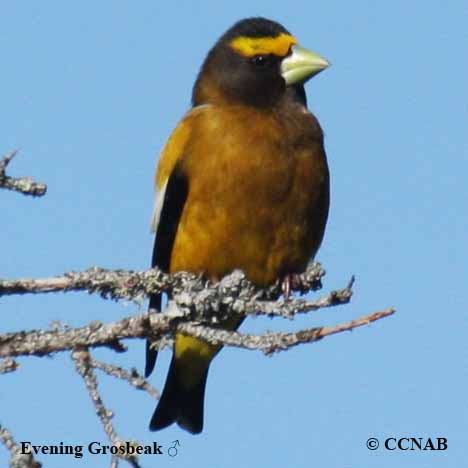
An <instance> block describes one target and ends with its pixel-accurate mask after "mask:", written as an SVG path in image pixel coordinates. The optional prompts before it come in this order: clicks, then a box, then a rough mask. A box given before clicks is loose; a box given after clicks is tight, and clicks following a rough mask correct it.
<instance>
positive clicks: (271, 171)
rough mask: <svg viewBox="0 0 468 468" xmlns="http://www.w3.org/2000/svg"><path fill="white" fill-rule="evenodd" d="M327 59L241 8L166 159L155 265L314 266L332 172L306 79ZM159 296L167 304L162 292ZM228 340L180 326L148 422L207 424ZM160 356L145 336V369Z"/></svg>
mask: <svg viewBox="0 0 468 468" xmlns="http://www.w3.org/2000/svg"><path fill="white" fill-rule="evenodd" d="M328 65H329V63H328V62H327V61H326V60H325V59H323V58H321V57H320V56H318V55H317V54H315V53H313V52H310V51H308V50H306V49H303V48H302V47H300V46H299V45H298V43H297V40H296V38H295V37H294V36H292V35H291V34H290V33H289V32H288V31H287V30H286V29H285V28H284V27H283V26H281V25H280V24H278V23H275V22H273V21H269V20H267V19H264V18H250V19H245V20H242V21H240V22H238V23H236V24H235V25H234V26H233V27H232V28H231V29H229V30H228V31H227V32H226V33H225V34H224V35H223V36H222V37H221V38H220V39H219V41H218V42H217V43H216V44H215V46H214V47H213V49H211V51H210V52H209V53H208V56H207V57H206V59H205V62H204V63H203V65H202V67H201V70H200V73H199V75H198V78H197V81H196V82H195V86H194V89H193V97H192V103H193V107H192V109H191V110H190V111H189V112H188V113H187V114H186V115H185V117H184V118H183V119H182V121H181V122H180V123H179V125H178V126H177V127H176V129H175V130H174V132H173V134H172V135H171V137H170V138H169V141H168V142H167V144H166V146H165V148H164V150H163V152H162V154H161V157H160V159H159V164H158V169H157V174H156V189H157V196H156V201H155V207H154V213H153V220H152V227H153V229H154V231H155V232H156V240H155V244H154V253H153V262H152V265H153V266H157V267H159V268H161V269H162V270H163V271H168V272H171V273H172V272H176V271H190V272H194V273H203V274H204V275H206V277H208V278H211V279H212V280H219V279H221V278H222V277H223V276H224V275H226V274H228V273H230V272H232V271H233V270H234V269H241V270H243V271H244V273H245V274H246V276H247V278H248V279H250V280H251V281H252V282H254V283H256V284H257V285H260V286H264V285H269V284H272V283H274V282H275V281H276V280H278V279H284V278H285V277H287V276H288V275H291V274H294V273H301V272H303V271H304V270H305V268H306V266H307V264H308V262H309V260H310V259H311V258H312V257H313V256H314V255H315V253H316V251H317V249H318V248H319V246H320V243H321V241H322V237H323V233H324V230H325V224H326V221H327V216H328V205H329V176H328V167H327V161H326V156H325V151H324V148H323V134H322V130H321V128H320V125H319V123H318V122H317V119H316V118H315V117H314V116H313V115H312V114H311V113H310V112H309V111H308V110H307V107H306V96H305V92H304V88H303V83H304V82H305V81H306V80H308V79H309V78H311V77H312V76H314V75H316V74H317V73H319V72H320V71H322V70H324V69H325V68H326V67H328ZM150 308H152V309H157V310H160V309H161V295H155V296H152V297H151V299H150ZM241 321H242V320H240V319H237V318H236V319H231V320H229V321H227V322H224V323H222V324H220V326H221V327H224V328H226V329H230V330H235V329H237V327H238V326H239V325H240V323H241ZM220 349H221V346H213V345H210V344H207V343H205V342H203V341H200V340H197V339H195V338H192V337H190V336H185V335H182V334H180V333H178V334H177V335H176V337H175V344H174V353H173V357H172V362H171V365H170V369H169V373H168V376H167V380H166V384H165V386H164V390H163V393H162V396H161V399H160V401H159V404H158V406H157V408H156V411H155V412H154V414H153V417H152V419H151V422H150V429H151V430H158V429H162V428H164V427H166V426H169V425H170V424H172V423H174V422H177V424H179V426H180V427H182V428H184V429H186V430H187V431H189V432H192V433H199V432H201V431H202V428H203V404H204V394H205V384H206V378H207V375H208V368H209V365H210V362H211V360H212V359H213V357H214V356H215V355H216V354H217V353H218V352H219V350H220ZM155 361H156V351H155V350H154V349H152V348H151V346H150V344H149V343H148V344H147V356H146V376H148V375H149V374H150V373H151V372H152V370H153V368H154V365H155Z"/></svg>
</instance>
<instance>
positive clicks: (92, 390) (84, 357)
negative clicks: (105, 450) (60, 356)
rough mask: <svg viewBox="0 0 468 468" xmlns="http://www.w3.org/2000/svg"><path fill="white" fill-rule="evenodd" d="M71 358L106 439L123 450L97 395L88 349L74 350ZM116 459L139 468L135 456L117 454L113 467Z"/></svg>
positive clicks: (108, 412) (110, 414)
mask: <svg viewBox="0 0 468 468" xmlns="http://www.w3.org/2000/svg"><path fill="white" fill-rule="evenodd" d="M71 357H72V359H73V361H74V363H75V368H76V370H77V372H78V374H80V376H81V377H82V378H83V380H84V382H85V385H86V389H87V390H88V393H89V396H90V398H91V401H92V402H93V405H94V408H95V410H96V414H97V415H98V417H99V419H100V420H101V423H102V426H103V428H104V431H105V433H106V434H107V437H108V438H109V440H110V441H111V443H112V445H114V446H116V447H122V448H125V441H123V440H122V439H120V438H119V436H118V435H117V433H116V432H115V429H114V426H113V425H112V421H111V420H112V418H113V416H114V414H113V412H112V411H110V410H108V409H107V408H106V407H105V406H104V403H103V401H102V398H101V395H100V394H99V391H98V384H97V378H96V375H95V374H94V371H93V366H92V362H91V360H92V358H91V355H90V353H89V351H88V349H86V348H83V349H76V350H74V351H73V352H72V354H71ZM130 443H131V444H132V445H140V444H138V443H136V442H130ZM116 457H119V458H122V459H123V460H126V461H128V462H129V463H130V464H131V465H132V466H133V467H135V468H139V464H138V458H137V456H136V455H131V454H128V453H125V452H123V453H122V454H120V453H119V454H118V455H116V456H113V457H112V461H111V463H112V464H114V466H116V461H115V458H116Z"/></svg>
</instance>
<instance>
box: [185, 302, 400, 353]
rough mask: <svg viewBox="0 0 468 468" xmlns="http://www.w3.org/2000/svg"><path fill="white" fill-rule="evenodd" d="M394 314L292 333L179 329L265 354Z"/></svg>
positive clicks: (386, 312)
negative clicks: (244, 332)
mask: <svg viewBox="0 0 468 468" xmlns="http://www.w3.org/2000/svg"><path fill="white" fill-rule="evenodd" d="M394 313H395V310H394V309H387V310H384V311H382V312H375V313H373V314H369V315H365V316H363V317H360V318H358V319H356V320H352V321H351V322H347V323H343V324H340V325H336V326H333V327H316V328H308V329H305V330H299V331H297V332H293V333H265V334H262V335H251V334H242V333H238V332H232V331H227V330H221V329H215V328H210V327H206V326H201V325H193V324H191V323H183V324H180V325H179V326H178V331H179V332H181V333H184V334H187V335H190V336H194V337H196V338H199V339H201V340H203V341H207V342H208V343H211V344H214V345H218V344H222V345H225V346H226V345H227V346H234V347H238V348H244V349H258V350H261V351H263V352H264V353H265V354H266V355H270V354H272V353H274V352H276V351H285V350H287V349H289V348H291V347H293V346H297V345H299V344H302V343H313V342H314V341H318V340H321V339H322V338H325V337H326V336H330V335H334V334H336V333H341V332H344V331H350V330H353V329H355V328H358V327H362V326H364V325H368V324H370V323H372V322H375V321H377V320H380V319H383V318H385V317H388V316H390V315H392V314H394Z"/></svg>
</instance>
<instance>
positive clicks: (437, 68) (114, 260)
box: [0, 0, 468, 468]
mask: <svg viewBox="0 0 468 468" xmlns="http://www.w3.org/2000/svg"><path fill="white" fill-rule="evenodd" d="M169 3H170V2H151V1H140V2H133V3H132V2H128V1H127V2H126V1H118V0H113V1H110V0H103V1H100V2H91V1H88V0H84V1H82V2H74V3H72V2H58V1H48V2H8V3H7V2H3V4H2V6H1V7H0V17H1V18H2V27H1V28H0V54H1V57H2V72H1V78H0V83H1V86H0V102H1V114H0V153H5V152H7V151H9V150H12V149H15V148H19V149H20V150H21V153H20V155H19V156H18V157H17V159H16V160H15V161H14V163H12V165H11V166H10V169H9V173H10V174H11V175H16V176H20V175H33V176H34V177H35V178H37V179H38V180H40V181H44V182H46V183H47V184H48V187H49V192H48V194H47V196H46V197H45V198H42V199H35V200H34V199H31V198H26V197H22V196H20V195H18V194H14V193H10V192H6V191H1V192H0V213H1V228H0V242H1V245H2V249H1V255H0V277H4V278H20V277H48V276H52V275H56V274H61V273H63V272H65V271H69V270H81V269H84V268H87V267H89V266H92V265H99V266H104V267H108V268H128V269H144V268H146V267H147V266H148V265H149V261H150V255H151V248H152V237H151V235H150V233H149V217H150V213H151V204H152V176H153V171H154V166H155V161H156V155H157V153H158V152H159V150H160V149H161V147H162V145H163V144H164V142H165V140H166V138H167V137H168V135H169V133H170V132H171V130H172V129H173V127H174V126H175V125H176V123H177V121H178V120H179V119H180V117H181V116H182V115H183V113H184V112H185V110H186V109H187V108H188V106H189V99H190V92H191V88H192V85H193V81H194V79H195V76H196V73H197V71H198V68H199V66H200V64H201V62H202V60H203V58H204V56H205V54H206V53H207V51H208V49H209V48H210V47H211V46H212V45H213V43H214V42H215V40H216V39H217V38H218V37H219V36H220V35H221V34H222V33H223V32H224V30H226V29H227V28H228V27H229V26H230V25H231V24H232V23H233V22H234V21H236V20H238V19H241V18H243V17H247V16H252V15H263V16H266V17H269V18H271V19H275V20H277V21H279V22H281V23H282V24H284V25H285V26H286V27H287V28H288V29H290V30H291V31H292V32H293V33H294V35H295V36H297V37H298V38H299V40H300V42H301V44H302V45H304V46H305V47H308V48H311V49H313V50H315V51H317V52H319V53H320V54H322V55H324V56H325V57H327V58H328V59H329V60H330V61H331V62H332V64H333V66H332V67H331V68H330V69H328V70H327V71H326V72H324V73H322V74H320V75H319V76H318V77H316V78H314V79H313V80H312V81H311V82H310V83H309V84H308V85H307V87H306V89H307V93H308V98H309V106H310V108H311V109H312V111H313V112H314V113H315V114H316V115H317V117H318V118H319V120H320V122H321V124H322V126H323V128H324V131H325V134H326V148H327V153H328V158H329V165H330V170H331V174H332V204H331V213H330V218H329V224H328V227H327V232H326V236H325V240H324V242H323V245H322V248H321V250H320V251H319V253H318V255H317V259H318V260H319V261H321V262H322V263H323V265H324V266H325V268H326V270H327V276H326V279H325V283H324V285H325V288H326V289H330V288H336V287H341V286H344V285H345V284H346V282H347V281H348V279H349V277H350V276H351V274H355V275H356V277H357V280H356V285H355V296H354V298H353V301H352V303H351V304H350V305H348V306H345V307H342V308H336V309H328V310H324V311H321V312H318V313H317V314H315V315H314V316H311V317H308V318H301V319H300V320H297V322H294V323H290V322H287V323H285V322H281V321H271V320H267V319H256V320H253V319H251V320H248V321H247V323H245V325H243V328H242V330H245V331H252V332H254V331H255V332H260V331H262V330H266V329H275V330H279V329H296V328H299V327H301V326H302V327H304V326H314V325H322V324H334V323H339V322H343V321H346V320H349V319H352V318H355V317H358V316H360V315H363V314H366V313H370V312H373V311H376V310H380V309H384V308H387V307H390V306H393V307H395V308H396V309H397V310H398V313H397V314H396V315H395V316H393V317H391V318H389V319H386V320H384V321H381V322H379V323H376V324H374V325H372V326H369V327H365V328H362V329H359V330H356V331H354V332H352V333H347V334H344V335H338V336H334V337H331V338H328V339H326V340H323V341H322V342H320V343H316V344H313V345H307V346H302V347H299V348H297V349H294V350H291V351H289V352H287V353H282V354H279V355H276V356H274V357H272V358H265V357H264V356H263V355H261V354H260V353H256V352H247V351H240V350H233V349H228V350H224V351H223V352H222V353H221V354H220V355H219V356H218V357H217V359H216V360H215V362H214V363H213V365H212V367H211V372H210V377H209V381H208V386H207V395H206V407H205V410H206V415H205V429H204V432H203V433H202V434H201V435H200V436H191V435H189V434H187V433H185V432H183V431H181V430H179V429H178V428H177V427H171V428H169V429H167V430H164V431H162V432H159V433H150V432H148V431H147V425H148V421H149V418H150V416H151V413H152V411H153V409H154V403H153V401H152V400H151V399H150V398H149V397H148V396H146V395H145V394H143V393H141V392H137V391H134V390H132V389H130V388H128V387H127V386H126V385H125V384H124V383H121V382H116V381H114V380H112V379H110V378H108V377H106V376H100V388H101V390H102V396H103V398H104V401H105V403H106V404H107V405H108V406H109V407H110V408H112V409H113V410H114V411H115V413H116V417H115V419H114V422H115V426H116V428H117V430H118V431H119V433H120V435H121V436H122V437H125V438H133V439H138V440H140V441H141V442H146V443H149V442H150V441H154V440H156V441H157V442H158V443H160V444H162V445H163V446H164V445H166V446H168V445H169V444H170V443H171V442H172V441H173V440H174V439H178V440H179V441H180V443H181V447H180V452H179V455H178V456H177V457H176V458H169V457H168V456H167V455H163V456H162V458H156V460H153V459H151V458H150V459H144V458H143V459H142V463H143V465H144V466H155V465H156V464H159V465H160V466H166V465H172V466H176V467H189V466H190V467H193V466H206V467H208V468H209V467H213V468H215V467H216V468H217V467H224V468H229V467H237V466H285V465H286V464H287V465H290V466H297V467H301V468H302V467H310V466H321V467H332V468H334V467H336V468H364V467H377V466H378V467H379V468H387V467H388V468H390V467H392V468H394V467H395V466H401V467H411V468H428V467H430V468H437V467H444V468H451V467H454V468H455V467H460V466H461V465H462V460H464V459H465V458H466V454H465V451H466V439H467V435H468V429H467V425H466V421H468V404H467V397H466V389H467V386H468V370H467V369H468V345H467V339H466V330H467V329H468V318H467V307H466V302H467V301H466V294H465V289H466V278H467V274H468V267H467V261H468V255H467V253H468V247H467V227H468V222H467V204H468V189H467V183H466V174H467V172H468V143H467V141H468V138H467V132H468V127H467V123H468V86H467V83H468V65H467V61H466V57H467V54H468V30H467V28H466V24H468V5H467V3H466V2H463V1H457V0H453V1H451V2H439V1H435V0H432V1H422V0H415V1H413V2H404V1H400V0H395V1H393V2H372V1H359V0H358V1H356V2H348V3H346V2H338V1H333V0H330V1H327V2H309V1H300V0H298V1H296V2H293V3H289V4H284V3H282V2H267V1H257V2H255V4H252V2H247V1H245V0H239V1H237V2H232V3H223V4H220V3H219V2H209V1H204V2H203V1H202V2H185V1H184V2H182V1H181V2H175V3H171V4H170V5H169ZM137 311H138V308H137V307H136V306H135V305H132V304H128V305H126V306H125V305H123V304H116V303H110V302H103V301H102V300H100V299H98V298H95V297H90V296H87V295H84V294H66V295H50V296H38V297H27V296H26V297H11V298H2V299H1V301H0V314H1V317H2V319H1V329H2V331H3V332H5V331H14V330H21V329H26V330H27V329H33V328H39V327H46V326H48V325H49V324H50V323H51V322H52V321H53V320H60V321H62V322H65V323H67V324H69V325H70V326H78V325H82V324H86V323H88V322H89V321H91V320H108V321H109V320H115V319H117V318H119V317H123V316H126V315H128V314H132V313H136V312H137ZM128 345H129V352H128V353H126V354H125V355H119V356H115V355H113V354H112V353H110V352H108V351H102V350H100V351H97V352H96V353H95V355H96V357H98V358H101V359H103V360H107V361H110V362H115V363H117V364H119V365H123V366H127V367H137V368H139V369H140V370H141V369H142V368H143V343H138V342H128ZM169 356H170V353H169V352H165V353H164V356H163V358H162V359H161V361H160V363H158V367H157V370H156V372H155V375H154V376H153V377H152V378H151V382H152V383H153V384H154V385H155V386H157V387H158V388H161V386H162V384H163V382H164V378H165V372H166V370H165V366H167V363H168V361H169ZM19 361H20V363H21V368H20V369H19V370H18V371H17V372H15V373H12V374H9V375H6V376H2V377H1V381H2V383H1V386H0V409H1V411H0V423H1V424H4V425H5V426H7V427H8V428H9V429H11V431H12V432H13V434H14V435H15V437H16V438H17V439H18V440H29V441H32V442H34V443H37V444H57V443H59V442H60V441H64V442H65V443H69V444H87V443H89V442H90V441H93V440H97V441H102V442H103V443H105V442H106V437H105V435H104V433H103V432H102V429H101V426H100V425H99V422H98V420H97V419H96V417H95V416H94V414H93V408H92V407H91V404H90V401H89V398H88V395H87V393H86V392H85V389H84V386H83V384H82V382H81V381H80V379H79V377H78V376H77V375H76V374H75V372H74V370H73V365H72V362H71V360H70V358H69V356H68V355H66V354H59V355H56V356H54V357H53V358H52V359H37V358H28V359H20V360H19ZM408 436H409V437H434V438H435V437H446V438H447V439H448V449H447V450H446V451H444V452H431V451H425V452H419V451H412V452H403V451H385V450H383V449H379V450H376V451H373V452H372V451H369V450H367V449H366V446H365V443H366V440H367V439H368V438H369V437H377V438H378V439H380V440H382V441H383V440H384V439H385V438H387V437H396V438H399V437H408ZM40 460H41V461H43V462H44V464H45V466H48V467H62V466H70V467H72V466H106V464H107V459H102V460H101V459H100V458H94V457H91V456H87V457H86V458H85V459H83V460H76V459H74V458H62V457H46V456H42V457H40ZM6 463H7V454H6V451H5V450H4V449H3V448H0V466H5V464H6Z"/></svg>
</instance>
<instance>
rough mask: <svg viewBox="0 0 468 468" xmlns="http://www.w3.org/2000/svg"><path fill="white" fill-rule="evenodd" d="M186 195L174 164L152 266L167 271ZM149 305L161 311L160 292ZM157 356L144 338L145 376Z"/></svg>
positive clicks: (181, 175) (186, 187)
mask: <svg viewBox="0 0 468 468" xmlns="http://www.w3.org/2000/svg"><path fill="white" fill-rule="evenodd" d="M187 195H188V180H187V178H186V177H185V176H184V175H183V174H182V171H181V170H180V169H179V168H178V166H176V167H175V168H174V169H173V171H172V173H171V175H170V177H169V180H168V181H167V186H166V192H165V194H164V202H163V206H162V209H161V215H160V218H159V223H158V229H157V231H156V238H155V240H154V247H153V259H152V261H151V266H152V267H158V268H160V269H161V270H162V271H169V265H170V260H171V254H172V247H173V245H174V239H175V236H176V233H177V228H178V226H179V222H180V218H181V216H182V212H183V210H184V205H185V201H186V200H187ZM149 307H150V309H156V310H158V311H161V294H154V295H153V296H151V297H150V303H149ZM157 356H158V352H157V351H156V350H155V349H153V348H151V341H150V340H146V365H145V377H148V376H149V375H150V374H151V372H153V369H154V366H155V364H156V358H157Z"/></svg>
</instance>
